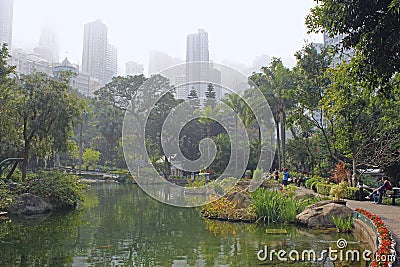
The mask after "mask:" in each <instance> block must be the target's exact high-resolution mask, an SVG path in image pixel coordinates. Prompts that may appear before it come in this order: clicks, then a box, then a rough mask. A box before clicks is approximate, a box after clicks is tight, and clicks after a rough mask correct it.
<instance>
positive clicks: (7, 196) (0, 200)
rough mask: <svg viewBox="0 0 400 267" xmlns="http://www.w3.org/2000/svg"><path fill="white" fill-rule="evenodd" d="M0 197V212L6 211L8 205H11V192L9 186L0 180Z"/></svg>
mask: <svg viewBox="0 0 400 267" xmlns="http://www.w3.org/2000/svg"><path fill="white" fill-rule="evenodd" d="M0 196H1V197H0V211H5V210H7V207H8V205H10V204H11V192H10V190H9V185H8V184H7V183H5V182H4V181H3V180H0Z"/></svg>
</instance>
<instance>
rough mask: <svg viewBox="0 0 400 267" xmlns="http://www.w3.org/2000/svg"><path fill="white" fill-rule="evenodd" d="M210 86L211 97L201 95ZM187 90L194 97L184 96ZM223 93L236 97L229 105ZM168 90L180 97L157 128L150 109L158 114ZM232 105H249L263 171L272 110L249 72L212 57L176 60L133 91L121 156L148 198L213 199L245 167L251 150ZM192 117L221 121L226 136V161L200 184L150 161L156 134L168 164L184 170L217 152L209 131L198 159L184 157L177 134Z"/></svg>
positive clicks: (205, 163) (185, 203)
mask: <svg viewBox="0 0 400 267" xmlns="http://www.w3.org/2000/svg"><path fill="white" fill-rule="evenodd" d="M216 73H217V74H218V75H215V74H216ZM215 76H217V77H218V76H219V77H220V78H219V79H220V80H222V81H223V82H217V81H216V79H215ZM217 80H218V79H217ZM179 81H181V82H179ZM171 84H173V86H171ZM209 86H212V87H213V88H214V91H215V93H216V98H215V99H213V98H210V97H209V98H206V92H207V89H208V88H209ZM192 91H194V92H195V93H196V94H197V97H192V98H191V99H188V97H187V96H188V95H189V93H191V92H192ZM225 93H228V94H231V95H232V96H234V97H232V98H231V99H230V100H232V102H234V101H236V103H233V104H230V105H228V104H226V102H225V101H221V100H219V99H221V97H222V96H223V95H225ZM171 94H175V95H176V96H177V98H180V99H183V100H184V101H182V102H181V103H180V104H179V105H177V106H175V107H173V108H171V109H170V110H168V115H166V116H164V117H165V119H164V118H163V119H164V120H163V121H162V127H161V129H159V127H158V128H157V127H154V121H157V120H160V116H158V117H157V116H155V114H160V109H161V108H160V107H162V106H167V105H168V101H169V100H168V99H171ZM235 105H236V106H235ZM237 108H248V109H250V110H251V112H252V114H253V116H254V118H255V120H254V121H253V122H252V127H253V130H252V131H251V134H252V136H253V137H252V138H254V136H258V138H259V141H260V150H259V158H258V162H257V168H259V169H261V170H263V171H268V170H269V169H270V167H271V164H272V160H273V158H274V153H275V132H274V120H273V115H272V112H271V110H270V108H269V105H268V102H267V101H266V99H265V97H264V96H263V94H262V92H261V91H260V90H259V89H258V88H257V86H256V85H255V84H252V83H251V82H250V83H249V81H248V77H246V76H245V75H244V74H242V73H240V72H238V71H237V70H234V69H232V68H229V67H227V66H224V65H219V64H215V63H213V64H212V68H211V67H210V63H209V62H194V63H186V64H182V65H177V66H174V67H171V68H168V69H166V70H164V71H162V72H161V73H159V74H157V75H152V76H151V77H150V78H149V79H148V80H147V81H146V82H145V83H143V85H142V86H141V87H140V88H139V89H138V90H137V91H136V92H135V93H134V95H133V97H132V101H131V103H130V106H129V108H128V109H127V111H126V113H125V118H124V125H123V133H122V140H123V149H124V156H125V160H126V163H127V165H128V168H129V170H130V172H131V173H132V174H134V175H135V180H136V182H137V183H138V185H139V186H140V187H141V188H142V189H143V190H144V191H145V192H146V193H147V194H149V195H150V196H152V197H153V198H155V199H157V200H159V201H161V202H164V203H167V204H170V205H174V206H182V207H195V206H200V205H204V204H206V203H208V202H210V201H212V200H214V199H215V197H214V196H215V193H216V192H218V195H219V196H222V195H224V194H226V193H227V192H229V191H230V190H231V189H232V187H233V186H234V185H235V184H236V183H237V182H238V180H239V179H240V177H241V176H242V175H243V173H244V172H245V170H246V166H247V164H248V162H249V156H250V137H249V135H250V133H249V132H248V131H247V130H246V125H245V124H244V122H243V121H242V120H241V119H240V117H239V115H238V110H237ZM157 112H159V113H157ZM196 120H197V121H201V122H203V124H207V123H209V122H213V123H218V124H219V125H220V126H221V127H223V129H224V131H225V133H226V134H227V135H228V136H229V141H230V155H229V162H228V163H227V165H226V168H225V170H224V172H223V173H222V174H221V175H220V177H218V179H216V180H215V181H212V182H210V183H207V184H206V185H204V186H200V187H182V186H179V185H176V184H173V183H171V182H169V181H168V180H166V179H165V178H164V177H162V176H161V175H160V174H159V172H158V171H157V169H156V167H155V166H153V164H152V163H151V162H154V158H155V157H154V147H155V143H156V142H155V141H154V139H155V138H159V139H158V140H160V143H161V146H162V153H163V157H162V158H163V159H166V160H168V162H169V163H170V164H171V166H172V168H175V169H179V170H181V171H185V172H187V173H194V172H199V171H201V170H204V169H206V168H207V167H209V166H210V164H211V163H212V162H213V161H214V160H215V159H216V157H217V154H218V152H217V146H216V144H215V143H214V141H213V140H212V139H211V137H212V136H209V137H207V138H204V139H203V140H201V141H200V143H199V145H198V149H199V151H200V157H199V158H197V159H194V160H190V159H188V158H187V157H185V155H184V153H183V152H182V149H181V141H182V140H181V139H180V135H181V134H182V131H183V129H184V128H185V127H186V126H187V125H190V123H192V122H193V121H196ZM207 127H208V126H207ZM255 127H257V128H255ZM247 128H248V125H247ZM154 131H160V132H157V133H155V132H154ZM156 147H158V145H156ZM156 149H158V148H156ZM151 159H152V160H151ZM157 164H163V163H162V162H158V163H157ZM164 164H165V163H164ZM261 183H262V177H256V178H253V179H252V180H251V182H250V191H254V190H255V189H257V188H258V187H259V186H260V185H261ZM211 195H213V198H211ZM218 195H217V196H218Z"/></svg>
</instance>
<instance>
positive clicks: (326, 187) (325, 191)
mask: <svg viewBox="0 0 400 267" xmlns="http://www.w3.org/2000/svg"><path fill="white" fill-rule="evenodd" d="M333 186H334V185H333V184H326V183H324V182H322V183H321V182H319V183H317V184H316V189H317V193H318V194H321V195H325V196H328V195H329V193H330V192H331V189H332V187H333Z"/></svg>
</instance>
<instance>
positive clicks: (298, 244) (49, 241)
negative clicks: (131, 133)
mask: <svg viewBox="0 0 400 267" xmlns="http://www.w3.org/2000/svg"><path fill="white" fill-rule="evenodd" d="M267 228H271V229H277V228H282V229H286V230H287V234H267V233H266V229H267ZM340 238H344V239H346V240H347V242H348V246H347V247H346V248H345V249H359V250H361V251H362V250H364V249H365V248H364V247H363V246H364V245H362V244H359V243H357V242H354V241H356V240H355V238H354V237H353V236H352V235H351V234H337V233H335V232H332V231H331V232H326V231H325V232H324V231H320V232H317V231H310V230H307V229H304V228H300V227H295V226H293V225H273V226H262V225H255V224H245V223H230V222H221V221H215V220H205V219H203V218H202V217H201V215H200V212H199V210H198V209H197V210H196V209H193V208H191V209H189V208H177V207H172V206H168V205H165V204H162V203H160V202H157V201H156V200H153V199H152V198H151V197H149V196H147V195H146V194H145V193H144V192H143V191H142V190H141V189H140V188H139V187H138V186H135V185H119V184H102V185H92V186H91V187H90V189H89V190H88V192H87V199H86V201H85V203H84V205H83V206H82V207H80V208H79V209H78V210H75V211H69V212H63V213H53V214H50V215H47V216H45V217H36V218H29V219H26V218H25V219H22V218H12V219H11V220H4V219H3V220H0V266H366V263H365V262H348V263H341V262H339V261H336V262H332V261H331V260H329V259H325V260H322V261H317V262H310V261H308V260H307V259H306V261H294V262H293V261H288V262H283V261H279V260H278V259H277V254H276V253H272V255H273V256H274V257H273V260H272V261H271V260H270V259H269V258H268V259H266V260H260V259H259V258H258V257H257V253H258V252H259V251H260V250H263V249H265V247H266V246H267V248H268V250H269V251H268V257H270V255H269V254H270V250H272V249H275V250H280V249H282V250H285V251H287V252H289V251H290V250H294V249H295V250H298V251H300V253H301V251H303V250H315V251H316V253H317V256H318V257H319V255H320V254H318V253H320V252H321V250H323V249H328V248H329V247H332V249H337V247H336V241H337V240H338V239H340ZM360 246H361V247H360ZM264 255H265V253H264V254H263V253H259V257H260V258H261V259H262V257H263V256H264ZM293 255H294V256H295V254H293ZM300 255H301V254H300ZM338 255H339V254H338ZM286 256H287V255H286Z"/></svg>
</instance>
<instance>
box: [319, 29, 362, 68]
mask: <svg viewBox="0 0 400 267" xmlns="http://www.w3.org/2000/svg"><path fill="white" fill-rule="evenodd" d="M345 37H346V35H345V34H337V35H335V36H333V37H330V36H329V35H328V33H324V46H336V47H337V48H338V49H339V51H338V53H336V54H335V56H334V57H333V58H332V65H333V66H336V65H338V64H339V63H341V62H342V61H345V62H349V61H350V59H351V58H352V57H353V56H354V54H355V51H354V49H352V48H351V49H343V45H342V40H343V39H344V38H345Z"/></svg>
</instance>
